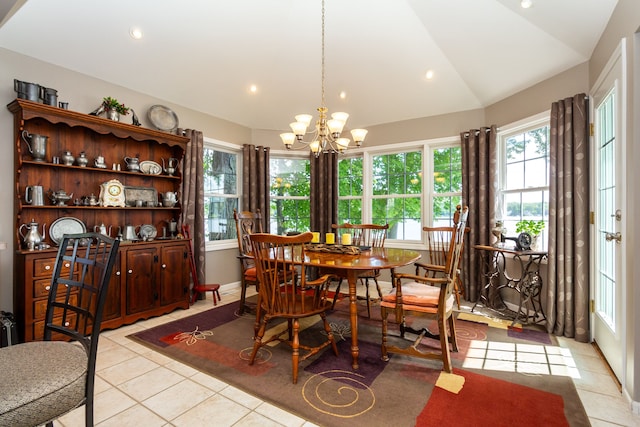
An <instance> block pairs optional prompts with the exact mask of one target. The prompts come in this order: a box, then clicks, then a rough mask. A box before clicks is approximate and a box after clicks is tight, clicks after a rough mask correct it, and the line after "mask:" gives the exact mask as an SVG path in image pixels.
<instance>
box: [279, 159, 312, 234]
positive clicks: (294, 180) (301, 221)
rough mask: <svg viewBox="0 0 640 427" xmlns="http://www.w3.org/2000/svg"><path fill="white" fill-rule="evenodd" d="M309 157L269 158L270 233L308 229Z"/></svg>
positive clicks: (309, 217) (309, 210)
mask: <svg viewBox="0 0 640 427" xmlns="http://www.w3.org/2000/svg"><path fill="white" fill-rule="evenodd" d="M310 169H311V163H310V162H309V159H301V158H298V159H296V158H275V157H272V158H271V159H270V161H269V171H270V177H271V180H270V181H271V203H270V210H271V218H270V221H271V230H270V231H271V233H274V234H280V235H283V234H286V233H287V232H290V231H307V230H309V227H310V224H311V207H310V204H311V202H310V200H309V195H310V192H311V191H310V187H309V182H310V180H311V179H310V177H311V173H310Z"/></svg>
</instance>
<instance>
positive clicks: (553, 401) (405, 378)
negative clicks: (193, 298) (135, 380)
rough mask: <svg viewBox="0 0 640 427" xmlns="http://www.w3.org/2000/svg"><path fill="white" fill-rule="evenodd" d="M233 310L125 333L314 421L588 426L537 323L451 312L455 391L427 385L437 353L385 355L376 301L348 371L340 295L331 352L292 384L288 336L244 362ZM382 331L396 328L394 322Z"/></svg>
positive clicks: (247, 331) (310, 337) (247, 324)
mask: <svg viewBox="0 0 640 427" xmlns="http://www.w3.org/2000/svg"><path fill="white" fill-rule="evenodd" d="M236 309H237V304H230V305H224V306H221V307H218V308H214V309H211V310H207V311H205V312H201V313H198V314H195V315H193V316H190V317H186V318H184V319H180V320H176V321H173V322H170V323H167V324H164V325H161V326H157V327H155V328H152V329H149V330H146V331H143V332H139V333H136V334H134V335H131V336H130V338H131V339H133V340H135V341H137V342H140V343H142V344H144V345H146V346H148V347H150V348H152V349H154V350H155V351H158V352H160V353H162V354H164V355H166V356H168V357H170V358H173V359H175V360H178V361H180V362H183V363H185V364H187V365H190V366H192V367H194V368H196V369H198V370H200V371H202V372H205V373H207V374H210V375H212V376H214V377H216V378H219V379H221V380H223V381H225V382H227V383H229V384H232V385H234V386H236V387H238V388H240V389H242V390H245V391H246V392H248V393H251V394H253V395H255V396H257V397H259V398H260V399H262V400H265V401H268V402H270V403H272V404H274V405H276V406H278V407H280V408H283V409H285V410H287V411H289V412H292V413H295V414H297V415H299V416H300V417H302V418H305V419H307V420H309V421H311V422H314V423H316V424H318V425H321V426H353V425H366V426H368V427H374V426H492V427H493V426H513V425H518V426H532V427H533V426H536V427H537V426H588V425H589V421H588V418H587V416H586V413H585V411H584V408H583V407H582V404H581V402H580V399H579V397H578V395H577V392H576V390H575V387H574V385H573V382H572V380H571V378H569V377H568V376H563V375H558V374H557V373H558V372H563V366H562V364H563V363H564V362H563V360H564V361H565V362H566V360H567V355H566V354H562V353H561V351H560V349H559V348H558V347H557V343H556V340H555V339H554V338H553V337H552V336H549V335H546V333H542V332H540V331H539V330H535V331H533V332H535V333H533V334H532V333H531V331H530V330H529V329H527V328H525V329H523V330H522V332H520V331H518V330H508V331H507V330H503V329H497V328H491V327H489V326H488V325H486V324H481V323H475V322H470V321H462V320H459V321H457V322H456V330H457V331H458V347H459V352H458V353H452V357H453V364H454V374H456V375H460V376H462V377H464V385H463V387H462V389H461V390H460V392H459V393H457V394H456V393H452V392H449V391H446V390H444V389H442V388H440V387H437V386H435V383H436V381H437V380H438V377H439V375H440V372H441V370H442V363H441V362H440V361H438V360H422V359H417V358H412V357H406V356H401V355H391V360H390V361H389V362H383V361H382V360H381V359H380V339H381V337H380V319H379V316H380V314H379V308H378V307H377V306H374V307H373V308H372V319H367V318H366V306H365V303H364V302H361V301H359V310H360V311H359V313H360V315H359V318H358V319H359V320H358V322H359V328H358V330H359V333H358V336H359V348H360V368H359V369H358V370H357V371H354V370H353V369H352V368H351V352H350V345H351V339H350V337H351V331H350V326H349V313H348V305H347V300H346V299H344V300H342V301H340V302H339V303H338V304H336V309H335V310H334V311H333V312H331V313H330V314H329V321H330V323H331V325H332V328H333V330H334V335H335V337H336V340H337V341H338V350H339V356H337V357H336V356H335V355H334V354H333V352H332V351H331V350H330V349H329V348H327V349H325V351H324V352H322V353H320V354H318V355H316V356H315V357H313V358H311V359H309V360H307V361H304V362H302V363H301V364H300V372H299V378H298V384H295V385H294V384H292V383H291V349H290V347H289V346H287V345H286V344H279V345H276V346H274V347H265V348H263V350H264V351H262V350H261V353H259V359H260V360H257V361H256V363H255V364H254V365H253V366H249V364H248V362H247V359H248V355H249V354H250V352H251V349H252V345H253V341H252V337H253V327H254V321H255V318H254V317H253V316H251V315H248V314H245V315H243V316H237V315H236ZM391 317H392V316H389V320H391ZM319 320H320V319H319V318H318V321H317V322H315V324H314V323H313V322H311V326H309V327H307V328H306V329H305V330H304V331H302V332H301V335H300V340H301V342H302V343H305V342H306V343H311V344H314V343H315V341H316V340H317V337H318V336H319V334H322V333H323V332H322V330H321V326H320V322H319ZM420 321H421V319H417V320H414V322H415V323H419V322H420ZM390 330H391V332H393V333H394V334H397V329H396V328H395V325H393V324H390ZM541 333H542V334H543V335H546V336H542V335H540V334H541ZM390 339H393V340H396V339H399V338H390ZM547 342H548V343H547ZM423 343H425V344H428V345H433V344H435V342H434V341H432V340H429V339H425V340H423ZM569 357H570V355H569Z"/></svg>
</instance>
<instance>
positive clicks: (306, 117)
mask: <svg viewBox="0 0 640 427" xmlns="http://www.w3.org/2000/svg"><path fill="white" fill-rule="evenodd" d="M295 119H296V122H300V123H304V124H305V125H306V127H309V125H310V124H311V120H312V119H313V116H312V115H311V114H298V115H297V116H296V117H295Z"/></svg>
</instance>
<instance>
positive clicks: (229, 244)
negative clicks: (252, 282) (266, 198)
mask: <svg viewBox="0 0 640 427" xmlns="http://www.w3.org/2000/svg"><path fill="white" fill-rule="evenodd" d="M203 142H204V148H209V149H213V150H216V151H223V152H227V153H232V154H236V155H238V168H237V170H238V174H237V178H238V179H237V182H236V187H237V188H236V194H237V197H238V206H240V204H241V203H242V167H241V166H242V146H241V145H237V144H232V143H229V142H225V141H220V140H218V139H213V138H208V137H206V136H205V137H203ZM217 196H219V197H227V196H228V195H225V194H220V195H217ZM240 209H242V206H240ZM237 247H238V239H226V240H217V241H214V242H211V241H209V242H206V243H205V252H209V251H219V250H226V249H233V248H237Z"/></svg>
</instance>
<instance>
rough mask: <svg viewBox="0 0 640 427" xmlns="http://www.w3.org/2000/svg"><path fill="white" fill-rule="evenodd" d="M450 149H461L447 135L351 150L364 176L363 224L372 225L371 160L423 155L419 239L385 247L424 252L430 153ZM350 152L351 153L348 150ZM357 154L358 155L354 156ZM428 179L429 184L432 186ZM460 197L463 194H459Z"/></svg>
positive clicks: (395, 241) (429, 209) (397, 241)
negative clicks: (359, 162)
mask: <svg viewBox="0 0 640 427" xmlns="http://www.w3.org/2000/svg"><path fill="white" fill-rule="evenodd" d="M453 146H460V137H459V136H449V137H443V138H433V139H428V140H417V141H409V142H401V143H396V144H386V145H379V146H374V147H367V148H366V149H362V148H361V149H359V150H358V151H356V150H354V155H362V156H363V164H362V174H363V185H364V189H363V196H362V198H363V199H362V222H363V223H367V222H371V217H372V212H371V210H372V200H373V176H372V167H373V157H374V156H378V155H384V154H396V153H406V152H410V151H421V152H422V171H423V172H422V183H421V185H422V191H421V192H420V193H418V195H419V196H420V197H421V202H420V206H421V207H422V215H421V218H420V221H421V226H420V230H421V232H420V238H419V239H417V240H400V239H387V240H386V241H385V246H387V247H390V248H404V249H414V250H426V249H427V242H426V236H425V234H424V233H423V232H422V227H424V226H425V225H427V224H432V222H433V215H432V211H433V205H432V203H433V197H434V192H433V186H432V185H428V186H426V187H425V177H433V171H434V164H433V152H434V150H436V149H439V148H447V147H453ZM349 151H351V150H349ZM356 153H357V154H356ZM431 182H432V181H431V180H429V184H431ZM460 196H461V197H462V192H460Z"/></svg>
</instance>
